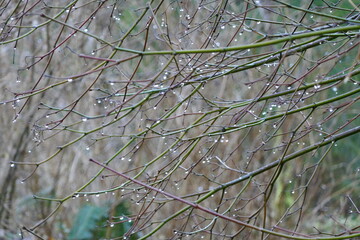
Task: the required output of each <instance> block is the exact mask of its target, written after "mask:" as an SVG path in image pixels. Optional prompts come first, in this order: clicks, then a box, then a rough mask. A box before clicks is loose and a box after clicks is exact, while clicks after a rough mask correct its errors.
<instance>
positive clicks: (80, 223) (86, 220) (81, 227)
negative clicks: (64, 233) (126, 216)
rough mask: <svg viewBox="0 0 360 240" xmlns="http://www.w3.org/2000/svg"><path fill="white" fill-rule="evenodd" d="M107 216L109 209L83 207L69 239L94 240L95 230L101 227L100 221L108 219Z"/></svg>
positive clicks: (90, 206)
mask: <svg viewBox="0 0 360 240" xmlns="http://www.w3.org/2000/svg"><path fill="white" fill-rule="evenodd" d="M107 214H108V208H107V207H98V206H92V205H85V206H83V207H82V208H81V209H80V211H79V213H78V214H77V216H76V219H75V221H74V223H73V227H72V229H71V230H70V233H69V237H68V239H77V240H82V239H93V237H94V236H93V232H94V229H96V228H98V227H99V226H98V222H99V220H102V219H103V218H106V217H107Z"/></svg>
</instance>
